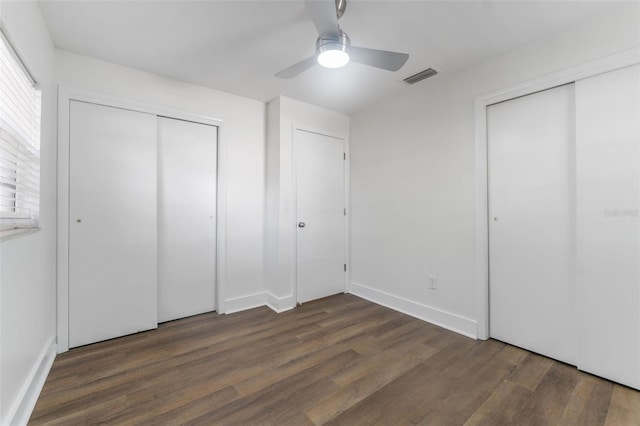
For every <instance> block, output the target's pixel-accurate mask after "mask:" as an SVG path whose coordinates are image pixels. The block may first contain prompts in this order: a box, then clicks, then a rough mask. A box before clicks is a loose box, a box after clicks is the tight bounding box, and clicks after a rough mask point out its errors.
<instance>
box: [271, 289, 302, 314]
mask: <svg viewBox="0 0 640 426" xmlns="http://www.w3.org/2000/svg"><path fill="white" fill-rule="evenodd" d="M264 294H265V297H266V304H267V306H268V307H269V308H271V309H272V310H273V311H274V312H276V313H282V312H285V311H290V310H291V309H293V308H295V307H296V302H295V299H294V297H293V294H290V295H288V296H285V297H278V296H275V295H274V294H273V293H271V292H269V291H265V292H264Z"/></svg>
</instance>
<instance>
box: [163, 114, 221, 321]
mask: <svg viewBox="0 0 640 426" xmlns="http://www.w3.org/2000/svg"><path fill="white" fill-rule="evenodd" d="M217 129H218V128H217V127H215V126H209V125H205V124H199V123H193V122H189V121H182V120H176V119H171V118H164V117H159V118H158V135H159V139H158V261H159V263H158V274H159V276H158V320H159V321H160V322H162V321H169V320H173V319H176V318H182V317H185V316H189V315H195V314H199V313H203V312H209V311H213V310H215V308H216V186H217V183H216V177H217V168H216V165H217V135H218V132H217Z"/></svg>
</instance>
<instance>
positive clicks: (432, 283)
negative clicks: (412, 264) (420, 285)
mask: <svg viewBox="0 0 640 426" xmlns="http://www.w3.org/2000/svg"><path fill="white" fill-rule="evenodd" d="M429 289H430V290H437V289H438V277H436V276H435V275H429Z"/></svg>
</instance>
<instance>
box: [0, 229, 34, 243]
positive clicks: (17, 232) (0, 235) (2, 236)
mask: <svg viewBox="0 0 640 426" xmlns="http://www.w3.org/2000/svg"><path fill="white" fill-rule="evenodd" d="M40 229H41V228H15V229H5V230H4V231H0V242H2V241H7V240H12V239H14V238H18V237H21V236H23V235H26V234H34V233H36V232H38V231H39V230H40Z"/></svg>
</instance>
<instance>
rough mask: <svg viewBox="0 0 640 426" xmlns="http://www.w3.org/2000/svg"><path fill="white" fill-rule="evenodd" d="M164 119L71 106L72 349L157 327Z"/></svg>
mask: <svg viewBox="0 0 640 426" xmlns="http://www.w3.org/2000/svg"><path fill="white" fill-rule="evenodd" d="M156 140H157V123H156V116H155V115H151V114H144V113H140V112H134V111H129V110H125V109H119V108H112V107H107V106H102V105H95V104H90V103H85V102H77V101H71V103H70V141H69V143H70V159H69V161H70V179H69V191H70V193H69V196H70V203H69V222H70V223H69V346H70V347H75V346H80V345H85V344H88V343H92V342H97V341H101V340H106V339H110V338H113V337H118V336H122V335H125V334H130V333H135V332H137V331H141V330H148V329H151V328H155V327H156V326H157V318H158V315H157V252H156V227H157V224H156V209H157V200H156V157H157V155H156Z"/></svg>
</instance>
